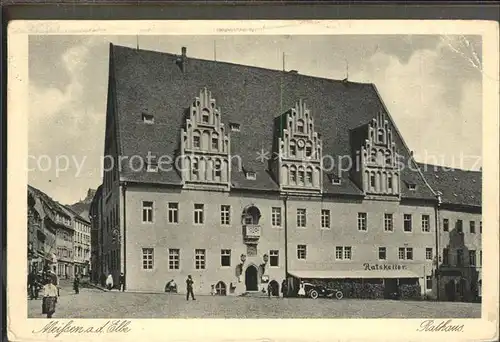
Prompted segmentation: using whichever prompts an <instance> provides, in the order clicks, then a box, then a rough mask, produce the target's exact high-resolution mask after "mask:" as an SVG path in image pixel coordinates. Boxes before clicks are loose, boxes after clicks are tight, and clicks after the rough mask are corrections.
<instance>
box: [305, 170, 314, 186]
mask: <svg viewBox="0 0 500 342" xmlns="http://www.w3.org/2000/svg"><path fill="white" fill-rule="evenodd" d="M306 182H307V184H308V185H311V184H312V182H313V174H312V172H311V171H307V172H306Z"/></svg>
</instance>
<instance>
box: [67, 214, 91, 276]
mask: <svg viewBox="0 0 500 342" xmlns="http://www.w3.org/2000/svg"><path fill="white" fill-rule="evenodd" d="M65 208H66V209H67V210H68V211H69V213H70V214H71V220H72V222H73V272H72V274H73V275H74V276H75V275H77V274H78V275H80V276H84V277H86V276H88V275H89V271H90V246H91V241H90V235H91V232H90V222H89V221H88V220H86V219H85V218H84V217H82V216H81V215H78V214H77V213H76V212H75V211H74V210H72V209H71V208H69V207H67V206H66V207H65Z"/></svg>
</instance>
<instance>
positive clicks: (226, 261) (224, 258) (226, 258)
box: [220, 249, 231, 267]
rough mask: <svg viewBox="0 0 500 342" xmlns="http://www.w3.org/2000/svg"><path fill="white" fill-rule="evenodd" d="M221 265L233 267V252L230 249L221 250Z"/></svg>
mask: <svg viewBox="0 0 500 342" xmlns="http://www.w3.org/2000/svg"><path fill="white" fill-rule="evenodd" d="M220 265H221V266H222V267H230V266H231V250H230V249H221V250H220Z"/></svg>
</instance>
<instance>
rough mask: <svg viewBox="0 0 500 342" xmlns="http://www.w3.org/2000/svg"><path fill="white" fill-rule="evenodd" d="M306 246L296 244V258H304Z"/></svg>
mask: <svg viewBox="0 0 500 342" xmlns="http://www.w3.org/2000/svg"><path fill="white" fill-rule="evenodd" d="M306 258H307V247H306V245H297V259H300V260H306Z"/></svg>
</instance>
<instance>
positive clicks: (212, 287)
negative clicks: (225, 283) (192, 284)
mask: <svg viewBox="0 0 500 342" xmlns="http://www.w3.org/2000/svg"><path fill="white" fill-rule="evenodd" d="M210 288H211V289H210V294H211V295H212V296H215V285H214V284H212V285H210Z"/></svg>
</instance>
